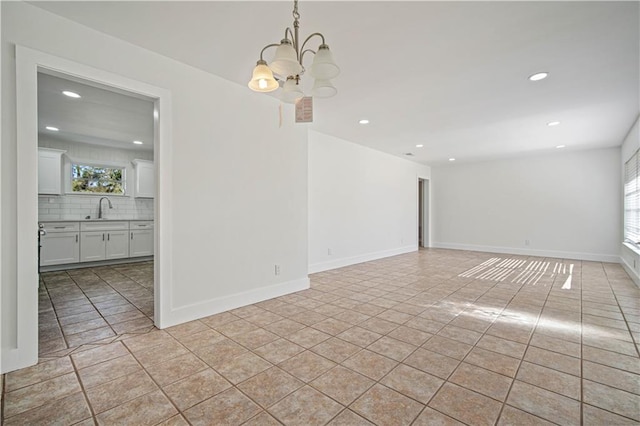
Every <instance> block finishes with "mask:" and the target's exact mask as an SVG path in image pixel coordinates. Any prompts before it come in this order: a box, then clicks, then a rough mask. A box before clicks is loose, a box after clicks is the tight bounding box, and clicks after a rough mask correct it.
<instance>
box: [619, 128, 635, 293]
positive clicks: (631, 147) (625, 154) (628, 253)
mask: <svg viewBox="0 0 640 426" xmlns="http://www.w3.org/2000/svg"><path fill="white" fill-rule="evenodd" d="M639 123H640V117H639V118H637V119H636V122H635V123H634V124H633V126H632V127H631V130H630V131H629V133H628V134H627V137H626V138H625V139H624V142H623V143H622V148H621V151H622V154H621V156H620V160H621V163H620V168H621V175H622V178H621V179H622V181H623V182H624V163H626V162H627V161H628V160H629V158H631V156H632V155H633V154H635V152H636V151H637V150H638V149H640V124H639ZM620 191H621V192H622V196H623V197H624V189H622V188H621V189H620ZM621 209H624V198H623V199H622V201H621ZM623 211H624V210H623ZM623 220H624V214H623ZM620 260H621V261H622V266H624V268H625V269H626V270H627V273H628V274H629V276H631V278H632V279H633V281H635V283H636V285H638V286H640V252H638V249H637V248H635V247H631V246H628V245H626V244H624V243H623V244H622V246H621V248H620Z"/></svg>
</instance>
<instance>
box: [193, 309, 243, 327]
mask: <svg viewBox="0 0 640 426" xmlns="http://www.w3.org/2000/svg"><path fill="white" fill-rule="evenodd" d="M239 319H240V317H237V316H235V315H234V314H232V313H231V312H222V313H220V314H216V315H210V316H208V317H204V318H202V319H200V320H199V321H200V322H201V323H203V324H204V325H206V326H207V327H211V328H216V327H218V326H220V325H222V324H226V323H228V322H231V321H237V320H239Z"/></svg>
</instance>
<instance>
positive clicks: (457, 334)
mask: <svg viewBox="0 0 640 426" xmlns="http://www.w3.org/2000/svg"><path fill="white" fill-rule="evenodd" d="M437 334H438V336H442V337H447V338H449V339H452V340H456V341H458V342H462V343H466V344H468V345H475V344H476V343H477V342H478V340H480V337H482V333H479V332H477V331H473V330H467V329H465V328H460V327H456V326H453V325H446V326H445V327H443V328H442V329H441V330H440V331H438V333H437Z"/></svg>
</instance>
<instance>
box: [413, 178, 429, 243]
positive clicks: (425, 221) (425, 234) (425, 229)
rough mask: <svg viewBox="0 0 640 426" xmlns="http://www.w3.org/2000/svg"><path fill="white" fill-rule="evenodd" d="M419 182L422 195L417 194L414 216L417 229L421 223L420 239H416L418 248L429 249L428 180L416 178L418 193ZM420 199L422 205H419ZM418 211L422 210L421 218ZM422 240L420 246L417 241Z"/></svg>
mask: <svg viewBox="0 0 640 426" xmlns="http://www.w3.org/2000/svg"><path fill="white" fill-rule="evenodd" d="M420 182H422V193H420V194H418V206H417V213H416V216H417V217H418V223H417V225H416V227H417V229H420V221H422V235H420V237H421V238H419V239H418V248H420V247H425V248H426V247H431V222H430V221H429V218H430V209H431V200H430V194H431V191H430V179H429V178H422V177H419V178H418V183H417V186H418V191H420ZM420 199H422V205H419V203H420ZM420 210H422V217H420ZM420 239H422V245H420V243H419V241H420Z"/></svg>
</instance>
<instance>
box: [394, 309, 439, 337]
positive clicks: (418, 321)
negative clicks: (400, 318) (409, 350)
mask: <svg viewBox="0 0 640 426" xmlns="http://www.w3.org/2000/svg"><path fill="white" fill-rule="evenodd" d="M427 311H428V310H427ZM423 315H424V313H423V314H421V315H420V316H419V317H416V318H413V319H411V320H409V321H407V322H406V323H405V324H404V325H405V326H407V327H411V328H415V329H416V330H420V331H422V332H425V333H430V334H435V333H437V332H439V331H440V330H442V329H443V328H444V326H445V325H446V324H445V323H442V322H438V321H435V320H433V319H430V318H423V317H422V316H423Z"/></svg>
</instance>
